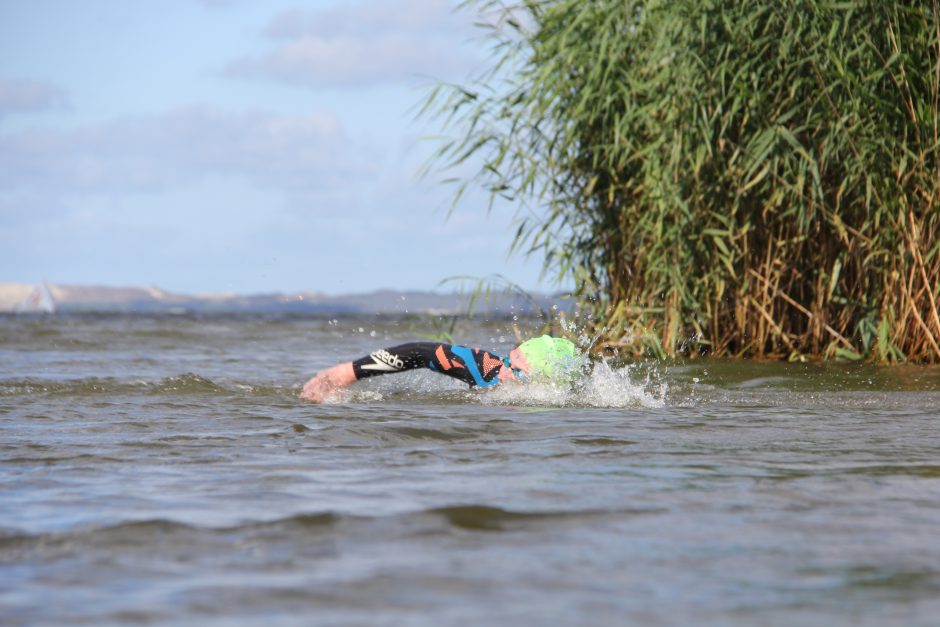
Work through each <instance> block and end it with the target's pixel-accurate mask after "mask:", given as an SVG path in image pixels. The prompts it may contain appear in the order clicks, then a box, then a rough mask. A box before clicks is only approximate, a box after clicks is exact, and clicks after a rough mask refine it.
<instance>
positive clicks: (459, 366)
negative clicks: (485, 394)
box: [353, 342, 506, 387]
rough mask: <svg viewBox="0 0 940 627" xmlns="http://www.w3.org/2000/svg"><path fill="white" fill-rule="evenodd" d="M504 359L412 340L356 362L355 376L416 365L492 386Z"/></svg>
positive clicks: (462, 348) (398, 370)
mask: <svg viewBox="0 0 940 627" xmlns="http://www.w3.org/2000/svg"><path fill="white" fill-rule="evenodd" d="M504 365H506V364H505V362H504V360H503V358H502V357H499V356H497V355H493V354H492V353H488V352H486V351H483V350H480V349H478V348H468V347H466V346H460V345H457V344H441V343H439V342H411V343H409V344H400V345H399V346H392V347H391V348H385V349H381V350H377V351H375V352H373V353H371V354H369V355H366V356H365V357H363V358H362V359H357V360H356V361H354V362H353V371H354V372H355V373H356V379H364V378H366V377H374V376H376V375H380V374H388V373H390V372H402V371H404V370H414V369H415V368H430V369H431V370H434V371H435V372H440V373H441V374H446V375H447V376H450V377H454V378H455V379H460V380H461V381H463V382H464V383H468V384H470V385H471V386H475V385H476V386H480V387H489V386H492V385H497V384H498V383H499V371H500V369H501V368H502V367H503V366H504Z"/></svg>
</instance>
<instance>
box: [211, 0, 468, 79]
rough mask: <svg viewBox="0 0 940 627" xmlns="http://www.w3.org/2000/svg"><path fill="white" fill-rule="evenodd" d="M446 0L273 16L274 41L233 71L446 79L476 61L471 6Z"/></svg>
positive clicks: (367, 0)
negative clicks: (471, 46) (467, 8)
mask: <svg viewBox="0 0 940 627" xmlns="http://www.w3.org/2000/svg"><path fill="white" fill-rule="evenodd" d="M455 8H456V3H454V2H449V1H448V0H402V1H399V2H388V1H387V0H364V1H362V2H357V3H353V4H347V5H341V6H339V7H336V8H332V9H328V10H323V11H302V10H294V11H289V12H286V13H283V14H281V15H279V16H278V17H276V18H275V19H274V20H273V21H272V22H271V23H270V25H269V26H268V28H267V30H266V34H267V36H268V37H269V38H271V39H272V40H273V41H274V42H275V43H276V46H275V48H274V49H273V50H271V51H270V52H268V53H267V54H264V55H261V56H259V57H252V58H244V59H239V60H237V61H234V62H233V63H231V64H230V65H229V66H228V68H226V72H227V74H229V75H231V76H243V77H251V78H263V79H268V80H275V81H279V82H285V83H289V84H293V85H299V86H304V87H321V86H333V87H360V86H369V85H376V84H382V83H394V82H403V81H408V80H412V79H414V78H416V77H433V78H436V79H444V78H447V77H449V76H453V75H454V74H456V73H460V74H463V73H466V72H467V71H468V70H470V69H472V68H473V67H474V63H473V59H472V54H471V53H470V52H469V46H467V45H466V44H467V42H468V41H469V39H470V38H471V36H472V29H471V27H470V24H469V19H468V14H467V12H466V11H455Z"/></svg>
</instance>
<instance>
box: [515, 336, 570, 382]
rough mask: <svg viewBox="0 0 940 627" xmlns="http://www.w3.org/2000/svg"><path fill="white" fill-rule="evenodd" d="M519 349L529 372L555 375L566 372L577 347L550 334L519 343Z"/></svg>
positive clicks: (549, 375)
mask: <svg viewBox="0 0 940 627" xmlns="http://www.w3.org/2000/svg"><path fill="white" fill-rule="evenodd" d="M519 351H520V352H521V353H522V355H523V356H524V357H525V360H526V361H527V362H529V369H530V372H531V374H534V375H543V376H548V377H557V376H559V375H565V374H567V369H568V368H571V367H572V366H573V365H574V364H575V358H576V357H577V356H578V349H577V348H575V346H574V344H572V343H571V342H569V341H568V340H566V339H564V338H560V337H552V336H551V335H543V336H542V337H534V338H532V339H531V340H526V341H525V342H523V343H522V344H520V345H519Z"/></svg>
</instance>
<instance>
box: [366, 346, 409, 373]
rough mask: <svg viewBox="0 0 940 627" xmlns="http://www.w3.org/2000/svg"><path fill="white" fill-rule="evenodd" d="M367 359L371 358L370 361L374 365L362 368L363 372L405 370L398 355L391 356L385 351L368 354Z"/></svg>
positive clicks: (403, 363)
mask: <svg viewBox="0 0 940 627" xmlns="http://www.w3.org/2000/svg"><path fill="white" fill-rule="evenodd" d="M369 357H371V358H372V361H373V362H375V363H371V364H367V365H365V366H362V369H363V370H386V371H395V370H404V368H405V362H404V361H402V359H401V357H399V356H398V355H393V354H392V353H390V352H388V351H387V350H385V349H382V350H378V351H375V352H374V353H370V354H369Z"/></svg>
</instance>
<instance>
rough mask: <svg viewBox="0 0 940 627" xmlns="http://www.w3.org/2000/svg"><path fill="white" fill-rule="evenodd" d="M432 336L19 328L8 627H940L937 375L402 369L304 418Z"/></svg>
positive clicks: (1, 336) (265, 321)
mask: <svg viewBox="0 0 940 627" xmlns="http://www.w3.org/2000/svg"><path fill="white" fill-rule="evenodd" d="M429 330H430V329H428V328H427V326H426V325H425V324H423V323H421V322H419V321H416V320H407V319H405V320H383V321H374V320H354V319H342V320H327V319H314V318H300V317H263V316H228V317H227V316H208V317H207V316H200V317H187V316H118V315H114V316H100V315H99V316H96V315H83V316H55V317H38V318H30V317H3V318H0V623H2V624H4V625H21V624H23V625H26V624H66V623H67V624H95V625H101V624H131V623H133V624H138V623H145V624H146V623H152V624H209V625H211V624H220V625H221V624H225V625H248V624H280V625H295V624H296V625H308V624H330V625H335V624H357V625H358V624H376V625H403V624H405V625H440V624H468V625H471V624H483V623H495V624H510V623H512V624H519V625H549V624H558V625H561V624H598V625H599V624H612V625H613V624H617V625H619V624H638V625H674V624H697V625H757V624H760V625H794V624H800V625H850V624H851V625H931V624H936V617H937V616H940V542H938V541H937V533H938V530H940V436H938V433H937V431H938V426H940V423H938V414H940V411H938V409H940V371H938V370H937V369H929V368H915V367H899V368H875V367H871V366H864V365H857V364H850V365H831V364H830V365H819V364H795V365H791V364H777V363H746V362H714V361H699V362H690V363H672V364H661V363H660V364H657V363H640V364H634V365H631V366H629V367H626V368H624V367H614V368H610V367H608V366H605V365H603V364H600V365H598V366H597V367H596V368H595V372H594V373H593V374H592V375H591V376H589V377H587V378H586V379H585V380H583V381H582V382H581V384H580V386H578V387H576V388H574V389H551V388H544V387H538V386H536V387H530V388H526V389H521V388H503V389H500V390H496V391H495V392H493V391H482V392H480V391H477V392H470V391H467V389H466V387H465V386H462V385H461V384H458V383H456V382H454V381H451V380H449V379H446V378H444V377H439V376H437V377H436V376H434V375H431V374H430V373H406V374H400V375H392V376H389V377H381V378H377V379H374V380H370V381H366V382H362V383H360V384H357V385H356V386H354V388H352V389H351V390H350V391H349V392H348V393H346V394H344V395H341V397H339V398H338V399H336V401H335V402H334V403H331V404H326V405H319V406H317V405H308V404H304V403H301V402H300V401H298V400H297V393H298V392H299V390H300V386H301V385H302V384H303V382H304V381H305V380H306V379H307V378H308V377H309V376H311V375H312V374H313V373H314V372H316V371H317V370H318V369H319V368H322V367H325V366H328V365H332V364H333V363H335V362H338V361H341V360H345V359H349V358H352V357H358V356H361V355H362V354H365V353H366V352H369V351H370V350H372V349H375V348H378V347H383V346H390V345H393V344H396V343H400V342H404V341H411V340H414V339H420V337H419V335H420V334H421V333H426V332H428V331H429ZM461 331H462V333H463V334H462V336H461V339H463V340H465V341H466V342H467V343H471V344H474V345H477V346H481V347H483V348H488V349H491V350H496V351H499V352H505V351H506V350H508V349H509V347H510V346H511V345H512V341H513V338H512V333H511V332H510V331H509V329H508V328H507V326H506V325H505V324H503V323H479V324H474V325H470V326H465V327H464V328H463V329H461Z"/></svg>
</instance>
